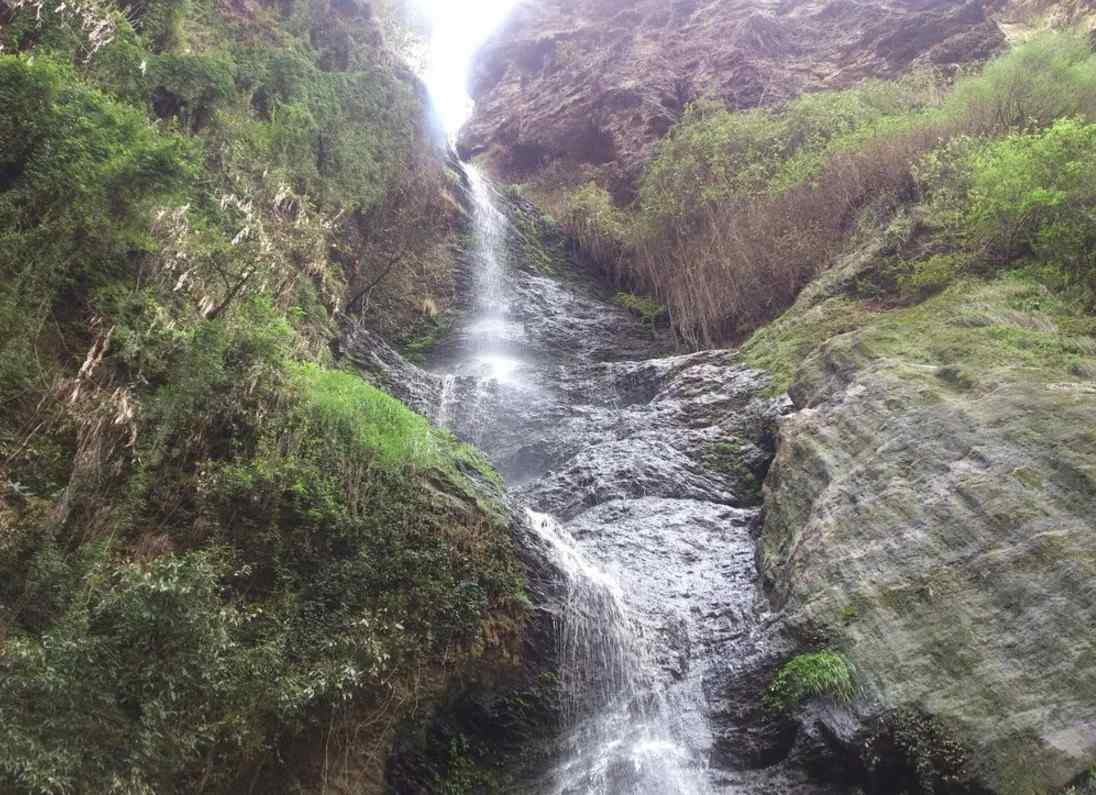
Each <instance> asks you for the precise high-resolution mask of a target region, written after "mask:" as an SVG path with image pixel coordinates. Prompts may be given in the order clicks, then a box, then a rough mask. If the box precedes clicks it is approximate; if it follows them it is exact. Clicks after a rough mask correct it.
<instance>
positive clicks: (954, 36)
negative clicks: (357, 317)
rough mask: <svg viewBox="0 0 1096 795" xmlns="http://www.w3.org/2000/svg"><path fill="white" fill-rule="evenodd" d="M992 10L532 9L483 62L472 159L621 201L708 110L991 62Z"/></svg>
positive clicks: (467, 138) (913, 2) (932, 4)
mask: <svg viewBox="0 0 1096 795" xmlns="http://www.w3.org/2000/svg"><path fill="white" fill-rule="evenodd" d="M994 6H995V4H994V3H992V2H989V3H986V2H982V0H970V2H956V1H955V0H883V1H882V2H878V1H876V2H861V1H860V0H672V2H667V0H637V1H633V0H627V2H625V1H624V0H536V2H533V1H531V0H524V1H523V2H522V3H521V4H519V6H518V7H517V9H516V10H515V12H514V13H513V15H512V16H511V18H510V20H509V21H508V22H507V24H506V25H505V26H504V27H503V29H502V30H500V31H499V32H498V34H497V35H496V36H495V37H494V38H493V39H492V40H491V41H490V42H488V44H487V45H486V46H485V47H484V49H483V50H482V51H481V52H480V54H479V56H478V59H477V61H476V64H475V67H474V73H473V78H472V84H471V92H472V95H473V97H474V98H475V100H476V113H475V116H474V118H473V119H472V121H471V122H470V123H469V124H468V126H467V127H466V128H465V129H464V131H463V133H462V135H461V139H460V151H461V154H462V155H463V156H465V157H471V156H475V155H480V154H485V155H486V156H487V160H488V162H489V165H490V167H491V169H492V170H493V171H494V172H495V174H496V175H497V176H498V177H500V178H501V179H503V180H507V181H513V182H516V181H523V180H526V179H528V178H529V177H531V176H533V175H536V174H538V173H540V172H542V171H543V170H545V169H546V168H548V167H549V166H551V165H552V164H555V163H561V164H563V165H565V166H573V167H575V166H577V167H581V166H584V165H589V166H594V167H596V168H597V170H598V171H599V172H600V173H601V174H602V175H603V176H604V177H605V179H606V181H607V183H608V184H609V185H610V186H611V187H612V188H613V190H614V192H615V193H616V194H617V196H618V198H626V197H627V196H628V195H629V193H630V192H631V191H632V190H633V188H634V184H635V179H636V177H637V176H638V173H639V170H640V167H641V165H642V163H643V162H644V161H645V160H646V159H647V158H648V157H649V156H650V154H651V149H652V145H653V144H654V143H655V142H656V141H657V140H658V139H659V138H661V137H662V136H663V135H664V134H665V133H666V132H667V131H668V130H669V129H670V127H671V126H672V125H673V123H674V122H675V121H676V120H677V119H678V118H679V117H680V115H681V113H682V111H683V110H684V108H685V106H686V105H687V104H688V103H689V102H691V101H693V100H696V99H698V98H701V97H718V98H720V99H722V100H723V101H725V102H727V103H728V104H729V105H731V106H733V107H737V108H748V107H754V106H758V105H772V104H777V103H780V102H782V101H785V100H788V99H790V98H793V97H795V96H798V95H799V94H802V93H804V92H807V91H815V90H819V89H825V88H841V87H847V86H850V85H853V84H855V83H857V82H859V81H861V80H863V79H864V78H867V77H894V76H897V75H899V74H901V73H902V72H904V71H905V70H907V69H909V68H910V67H911V65H913V64H915V63H927V64H933V65H936V66H939V67H944V68H948V67H953V66H955V65H958V64H962V63H966V62H971V61H976V60H980V59H984V58H986V57H988V56H989V55H991V54H992V53H994V52H995V51H997V50H998V48H1000V47H1001V46H1002V44H1003V43H1004V36H1003V34H1002V32H1001V30H1000V29H999V28H998V26H997V24H996V23H995V22H993V21H992V20H991V19H990V16H989V14H990V12H991V11H992V10H993V8H994Z"/></svg>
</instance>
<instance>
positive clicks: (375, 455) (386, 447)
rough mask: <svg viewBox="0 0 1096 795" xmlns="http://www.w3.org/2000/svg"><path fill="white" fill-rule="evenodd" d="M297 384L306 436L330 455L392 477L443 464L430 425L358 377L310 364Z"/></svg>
mask: <svg viewBox="0 0 1096 795" xmlns="http://www.w3.org/2000/svg"><path fill="white" fill-rule="evenodd" d="M294 380H295V382H296V384H297V386H298V388H299V389H300V390H301V392H302V395H303V398H304V400H303V406H302V408H303V416H302V420H303V421H304V424H303V427H302V428H301V431H302V435H304V436H305V437H307V438H309V440H310V442H311V443H317V444H319V445H322V446H323V447H324V448H326V449H327V450H328V451H329V453H330V454H334V455H338V456H344V457H347V458H358V459H362V458H365V459H367V460H370V461H371V462H372V463H374V464H375V465H376V466H379V467H382V468H385V469H388V470H389V471H394V470H398V469H400V468H402V467H406V466H411V467H417V468H426V467H429V466H431V465H435V464H437V463H439V455H438V452H439V451H438V448H437V446H436V443H435V439H434V437H433V432H432V430H431V428H430V423H429V422H427V421H426V419H425V418H423V417H421V416H419V415H418V414H415V413H413V412H411V411H410V410H409V409H408V408H407V407H406V406H405V405H403V404H402V403H400V402H399V401H398V400H396V399H395V398H393V397H391V396H389V395H387V394H385V393H384V392H381V391H380V390H379V389H376V388H375V387H372V386H370V385H369V384H367V383H365V382H364V381H362V379H361V378H360V377H359V376H356V375H351V374H350V373H344V372H339V371H336V370H326V369H324V368H322V367H318V366H317V365H315V364H311V363H309V364H303V365H299V366H297V367H296V368H295V372H294Z"/></svg>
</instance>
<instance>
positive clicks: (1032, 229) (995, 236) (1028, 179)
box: [961, 119, 1096, 305]
mask: <svg viewBox="0 0 1096 795" xmlns="http://www.w3.org/2000/svg"><path fill="white" fill-rule="evenodd" d="M965 165H966V167H967V169H968V174H969V186H968V191H967V202H966V208H967V209H966V211H965V212H964V213H963V216H962V224H963V227H962V230H961V233H962V234H963V235H964V237H965V238H966V239H967V240H969V242H970V243H971V244H973V245H974V246H976V247H978V248H979V249H980V250H982V251H984V252H986V254H987V255H988V256H989V257H990V258H991V259H992V260H993V261H995V262H997V263H1000V264H1007V263H1009V262H1011V261H1013V260H1015V259H1017V258H1021V257H1032V258H1033V259H1034V260H1035V261H1037V262H1040V263H1045V264H1049V265H1052V266H1054V267H1056V268H1057V269H1059V270H1060V271H1061V273H1062V274H1063V276H1064V278H1065V280H1066V282H1067V284H1068V285H1070V286H1073V287H1076V288H1077V289H1078V290H1079V291H1080V293H1081V294H1083V298H1084V300H1085V301H1086V302H1087V303H1088V304H1089V305H1094V304H1096V257H1094V254H1093V252H1094V251H1096V215H1094V212H1096V124H1086V123H1083V122H1080V121H1077V120H1072V119H1066V120H1062V121H1059V122H1057V123H1056V124H1054V125H1053V126H1052V127H1050V128H1048V129H1046V130H1044V131H1041V132H1037V133H1014V134H1012V135H1009V136H1008V137H1006V138H1004V139H1002V140H999V141H995V142H992V143H990V144H988V145H986V146H985V147H983V148H980V149H979V150H978V151H976V152H974V153H973V154H972V155H971V156H970V157H969V159H968V160H967V162H966V164H965Z"/></svg>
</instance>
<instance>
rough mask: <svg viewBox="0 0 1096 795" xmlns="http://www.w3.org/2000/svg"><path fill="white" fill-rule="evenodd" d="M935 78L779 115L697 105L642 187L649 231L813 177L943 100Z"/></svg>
mask: <svg viewBox="0 0 1096 795" xmlns="http://www.w3.org/2000/svg"><path fill="white" fill-rule="evenodd" d="M936 93H937V88H936V85H935V82H934V79H933V77H932V75H929V74H916V75H913V76H911V77H907V78H904V79H903V80H900V81H897V82H892V83H884V82H869V83H866V84H864V85H862V86H860V87H857V88H854V89H848V90H845V91H831V92H823V93H818V94H809V95H806V96H803V97H800V98H799V99H796V100H793V101H792V102H790V103H788V104H787V105H786V106H784V107H783V108H780V109H778V110H767V109H757V110H748V111H740V112H735V111H731V110H728V109H726V108H724V107H723V106H722V105H720V104H718V103H714V102H710V101H709V102H701V103H697V104H694V105H692V106H690V107H689V108H688V109H687V110H686V112H685V115H684V117H683V118H682V119H681V121H680V122H678V124H677V125H675V127H674V129H673V131H672V132H671V134H670V135H669V136H668V137H667V138H666V139H665V140H664V141H663V142H662V143H661V144H660V145H659V150H658V154H657V155H656V157H655V158H654V160H653V161H652V162H651V163H650V164H649V166H648V167H647V170H646V172H645V173H644V176H643V180H642V182H641V185H640V197H639V205H640V208H641V213H642V216H643V223H644V224H645V225H646V226H647V227H648V228H653V229H658V228H659V227H662V226H665V225H670V224H680V223H686V224H689V225H690V226H691V225H692V224H694V223H696V222H697V221H699V220H700V219H699V217H698V215H699V214H700V213H702V212H703V211H704V210H705V209H706V208H709V207H711V206H713V205H715V204H719V203H723V202H736V201H744V200H746V199H749V198H750V197H753V196H756V195H758V194H765V193H768V192H770V191H780V190H783V189H786V188H788V187H791V186H793V185H795V184H797V183H799V182H801V181H802V180H804V179H809V178H810V177H811V176H813V175H814V174H815V173H817V171H818V169H819V168H820V167H821V166H822V164H823V163H824V160H825V156H826V153H828V152H831V151H834V150H837V149H840V148H842V147H848V145H849V144H848V139H849V138H851V137H853V136H859V138H856V140H860V139H861V138H863V137H867V136H870V135H873V134H876V133H877V131H878V129H879V128H880V127H881V126H882V125H883V124H884V123H885V122H886V121H888V120H891V119H893V118H895V117H902V116H904V115H906V114H909V113H911V112H915V111H917V110H919V109H920V108H922V107H924V106H925V105H926V103H927V102H928V101H929V100H930V99H931V98H933V97H934V96H935V94H936Z"/></svg>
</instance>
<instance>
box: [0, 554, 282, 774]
mask: <svg viewBox="0 0 1096 795" xmlns="http://www.w3.org/2000/svg"><path fill="white" fill-rule="evenodd" d="M42 554H45V552H43V553H41V554H40V556H39V557H40V558H41V555H42ZM104 563H105V561H104V558H103V557H102V550H100V552H99V557H98V559H95V558H94V557H92V558H91V559H90V560H89V559H85V561H84V565H83V567H81V566H79V565H77V566H74V567H72V568H68V569H66V570H65V571H64V575H65V576H64V578H63V579H61V578H58V580H59V583H60V584H61V585H63V587H65V588H66V589H67V591H68V594H67V596H68V599H67V606H66V608H65V609H64V610H63V612H62V614H61V615H60V616H58V617H57V619H56V621H55V622H54V623H53V624H52V626H51V627H50V628H49V629H48V630H47V631H45V632H44V633H42V634H41V635H40V636H30V635H16V636H14V637H11V638H9V639H8V640H7V642H6V644H5V649H4V653H3V655H2V656H0V701H2V702H3V703H4V721H3V722H2V725H0V782H5V783H6V785H7V786H6V787H5V789H7V787H14V788H16V789H17V791H26V792H66V791H85V792H113V791H124V792H173V791H177V790H176V783H177V781H178V779H177V776H178V773H179V771H180V770H182V769H184V768H185V767H186V766H188V765H190V764H192V760H193V759H195V758H201V757H202V756H203V755H204V753H205V751H206V750H207V749H209V748H210V747H211V745H212V744H214V743H218V742H225V743H228V744H230V745H234V746H236V747H237V748H240V747H241V746H244V745H246V744H248V743H249V742H251V741H252V740H251V739H249V737H248V731H249V728H248V726H247V725H246V724H242V723H241V722H240V721H239V719H240V717H241V715H240V712H239V710H240V709H241V707H242V706H244V705H245V704H247V703H248V702H249V701H250V700H251V699H250V696H249V694H248V691H249V690H260V689H261V688H262V684H261V682H260V681H259V680H254V679H251V676H253V675H259V671H258V670H254V669H251V668H250V665H249V661H248V659H247V657H246V655H242V654H240V650H239V648H238V645H237V642H236V639H235V635H236V628H237V627H238V625H239V622H240V617H239V616H238V615H237V613H236V612H235V610H233V609H232V608H231V607H228V606H225V605H223V604H222V602H221V597H220V591H221V588H220V584H219V579H220V577H221V576H223V574H224V573H225V572H224V568H223V564H220V563H217V562H216V561H215V559H214V557H212V556H211V555H208V554H202V553H193V554H189V555H184V556H167V557H163V558H158V559H156V560H154V561H151V562H150V563H147V564H142V563H128V564H123V565H120V566H112V567H108V566H106V565H104ZM153 661H154V662H153ZM210 761H212V760H210ZM206 772H209V773H211V772H213V771H206Z"/></svg>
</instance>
